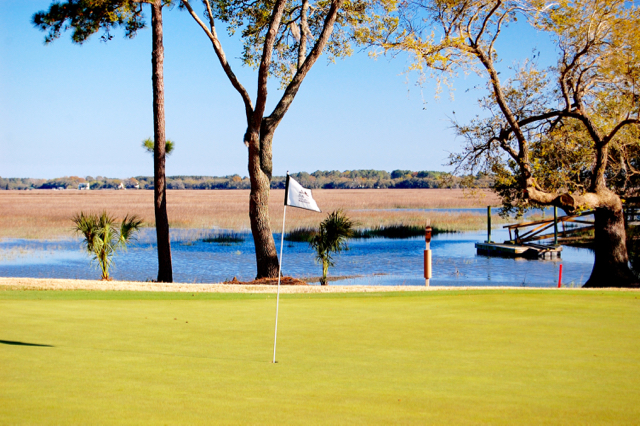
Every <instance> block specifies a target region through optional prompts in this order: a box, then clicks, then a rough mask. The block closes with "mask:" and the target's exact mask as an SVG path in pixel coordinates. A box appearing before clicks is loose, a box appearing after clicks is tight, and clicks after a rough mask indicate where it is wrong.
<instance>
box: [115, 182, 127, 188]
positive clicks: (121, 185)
mask: <svg viewBox="0 0 640 426" xmlns="http://www.w3.org/2000/svg"><path fill="white" fill-rule="evenodd" d="M116 189H127V188H125V187H124V183H122V182H120V185H118V186H117V188H116Z"/></svg>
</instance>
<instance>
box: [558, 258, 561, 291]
mask: <svg viewBox="0 0 640 426" xmlns="http://www.w3.org/2000/svg"><path fill="white" fill-rule="evenodd" d="M560 287H562V263H561V264H560V272H558V288H560Z"/></svg>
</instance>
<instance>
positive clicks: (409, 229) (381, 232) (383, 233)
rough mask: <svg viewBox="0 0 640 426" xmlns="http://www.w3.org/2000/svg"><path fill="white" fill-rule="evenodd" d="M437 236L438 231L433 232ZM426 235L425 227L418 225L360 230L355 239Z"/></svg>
mask: <svg viewBox="0 0 640 426" xmlns="http://www.w3.org/2000/svg"><path fill="white" fill-rule="evenodd" d="M432 232H433V233H434V234H437V233H438V231H437V230H435V229H434V230H433V231H432ZM421 235H424V226H418V225H390V226H379V227H376V228H373V229H358V230H356V231H355V232H354V235H353V238H411V237H417V236H421Z"/></svg>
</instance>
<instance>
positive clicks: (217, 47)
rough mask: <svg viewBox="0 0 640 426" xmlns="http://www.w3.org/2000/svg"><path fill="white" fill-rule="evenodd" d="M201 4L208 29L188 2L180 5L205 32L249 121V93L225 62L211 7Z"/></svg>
mask: <svg viewBox="0 0 640 426" xmlns="http://www.w3.org/2000/svg"><path fill="white" fill-rule="evenodd" d="M203 3H205V4H206V6H207V15H208V17H209V23H210V25H211V27H210V28H207V26H206V25H205V23H204V22H202V20H201V19H200V18H199V17H198V15H197V14H196V13H195V12H194V10H193V8H192V7H191V5H190V4H189V1H188V0H182V4H184V6H185V7H186V8H187V10H188V11H189V14H190V15H191V17H192V18H193V19H194V20H195V21H196V23H197V24H198V25H200V27H201V28H202V30H203V31H204V32H205V34H206V35H207V37H209V40H211V44H212V45H213V50H214V51H215V53H216V56H217V57H218V60H219V61H220V65H222V69H223V70H224V72H225V74H226V75H227V78H229V81H230V82H231V85H232V86H233V87H234V88H235V89H236V90H237V91H238V93H239V94H240V96H241V97H242V101H243V102H244V107H245V113H246V115H247V120H250V119H251V116H252V114H253V106H252V103H251V97H250V96H249V93H248V92H247V90H246V89H245V88H244V86H243V85H242V84H241V83H240V82H239V81H238V78H237V77H236V75H235V74H234V73H233V70H232V69H231V65H229V62H228V61H227V57H226V55H225V54H224V50H223V49H222V45H221V44H220V40H218V35H217V34H216V29H215V26H214V20H213V12H212V11H211V5H210V4H209V2H208V1H207V0H204V1H203Z"/></svg>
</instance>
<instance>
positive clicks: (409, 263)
mask: <svg viewBox="0 0 640 426" xmlns="http://www.w3.org/2000/svg"><path fill="white" fill-rule="evenodd" d="M201 235H202V231H194V230H181V229H173V230H172V240H173V241H172V246H171V248H172V258H173V270H174V280H175V281H176V282H193V283H196V282H197V283H200V282H221V281H224V280H229V279H231V278H233V277H237V278H238V279H239V280H241V281H249V280H251V279H253V278H254V277H255V274H256V270H255V251H254V247H253V240H252V238H251V235H249V234H248V235H247V238H246V239H245V241H244V242H242V243H237V244H227V245H223V244H217V243H203V242H200V241H198V240H197V238H198V237H199V236H201ZM492 237H493V239H494V240H495V241H502V240H505V239H507V237H508V233H507V232H506V231H505V230H502V229H498V230H494V231H493V233H492ZM274 238H275V240H276V245H277V246H278V247H279V246H280V235H279V234H275V235H274ZM485 239H486V234H485V232H465V233H456V234H440V235H436V236H434V238H433V239H432V241H431V250H432V255H433V278H432V279H431V285H434V286H438V285H452V286H484V285H491V286H505V285H516V286H531V287H534V286H535V287H551V286H557V283H558V267H559V265H560V264H561V263H562V265H563V283H564V284H565V285H576V286H577V285H581V284H583V283H584V282H585V281H586V280H587V279H588V278H589V275H590V273H591V268H592V265H593V253H592V252H591V251H590V250H588V249H578V248H572V247H564V248H563V251H562V259H554V260H527V259H508V258H497V257H488V256H480V255H477V254H476V250H475V246H474V243H476V242H479V241H483V240H485ZM424 246H425V243H424V238H422V237H420V238H411V239H402V240H395V239H386V238H377V239H367V240H351V241H350V242H349V250H348V251H346V252H344V253H341V254H339V255H336V256H335V263H336V265H335V267H333V268H331V269H330V270H329V276H357V277H354V278H349V279H343V280H340V281H337V282H336V284H343V285H356V284H370V285H424V279H423V269H422V268H423V250H424ZM282 267H283V272H284V273H285V274H286V275H292V276H295V277H311V276H315V277H317V276H319V275H320V274H321V266H320V265H319V264H317V263H316V262H315V260H314V254H313V252H312V251H311V249H310V248H309V245H308V244H307V243H294V242H287V241H285V246H284V257H283V266H282ZM111 273H112V276H113V278H114V279H117V280H134V281H146V280H152V279H154V278H155V276H156V274H157V254H156V249H155V238H154V230H152V229H145V230H143V232H142V233H141V234H140V237H139V238H138V241H136V242H134V243H132V244H130V246H129V249H128V250H127V251H126V252H121V253H120V254H118V255H117V256H116V258H115V267H114V268H113V269H112V271H111ZM0 276H5V277H7V276H9V277H36V278H38V277H40V278H76V279H97V278H99V277H100V273H99V271H98V269H97V268H96V267H95V266H90V264H89V256H88V255H87V254H86V253H85V252H84V251H83V249H82V245H81V242H80V240H77V239H64V240H55V241H43V240H22V239H5V240H2V241H0Z"/></svg>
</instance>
